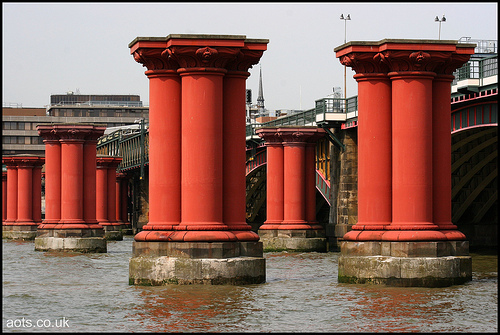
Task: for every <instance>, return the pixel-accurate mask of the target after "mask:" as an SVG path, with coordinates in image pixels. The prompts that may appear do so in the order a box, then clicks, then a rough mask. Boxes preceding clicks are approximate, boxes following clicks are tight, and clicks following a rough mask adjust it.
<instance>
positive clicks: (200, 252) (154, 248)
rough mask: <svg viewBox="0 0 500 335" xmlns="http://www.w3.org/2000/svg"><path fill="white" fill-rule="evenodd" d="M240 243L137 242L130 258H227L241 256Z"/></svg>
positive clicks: (133, 245) (133, 246)
mask: <svg viewBox="0 0 500 335" xmlns="http://www.w3.org/2000/svg"><path fill="white" fill-rule="evenodd" d="M240 246H241V242H137V241H134V242H133V244H132V257H138V256H150V257H160V256H167V257H177V258H193V259H194V258H229V257H238V256H240V255H241V250H240Z"/></svg>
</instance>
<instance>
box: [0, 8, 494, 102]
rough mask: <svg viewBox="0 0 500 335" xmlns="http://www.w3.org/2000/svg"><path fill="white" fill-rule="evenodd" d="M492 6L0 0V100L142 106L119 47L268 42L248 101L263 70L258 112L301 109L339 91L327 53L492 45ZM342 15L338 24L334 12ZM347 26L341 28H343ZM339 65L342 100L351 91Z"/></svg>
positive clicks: (135, 77) (145, 86) (140, 76)
mask: <svg viewBox="0 0 500 335" xmlns="http://www.w3.org/2000/svg"><path fill="white" fill-rule="evenodd" d="M497 12H498V5H497V2H482V3H481V2H475V3H464V2H458V3H452V2H446V3H359V2H355V3H328V2H320V3H312V2H311V3H297V2H292V3H281V2H280V3H259V2H256V3H210V2H208V3H172V2H170V3H158V2H155V3H95V2H94V3H78V2H74V3H19V2H16V3H8V2H3V3H2V16H3V17H2V80H3V83H2V88H3V93H2V94H3V96H2V99H3V104H4V105H5V104H22V106H23V107H44V106H45V105H47V104H49V102H50V95H51V94H65V93H66V92H67V91H75V92H76V91H77V90H78V91H79V92H80V94H139V95H140V96H141V100H142V101H143V102H144V104H145V105H149V83H148V79H147V77H146V76H145V75H144V71H145V68H144V67H143V66H142V65H141V64H139V63H137V62H135V61H134V59H133V57H132V55H130V52H129V48H128V44H129V43H130V42H131V41H132V40H133V39H134V38H136V37H138V36H141V37H152V36H154V37H164V36H167V35H169V34H224V35H245V36H246V37H247V38H259V39H260V38H264V39H269V44H268V48H267V51H265V52H264V54H263V56H262V58H261V60H260V63H259V64H258V65H254V66H253V68H251V69H250V73H251V76H250V77H249V78H248V80H247V88H249V89H252V93H253V102H254V103H256V99H257V94H258V88H259V86H258V82H259V69H260V67H262V78H263V89H264V99H265V107H266V108H267V109H268V110H276V109H310V108H313V107H314V105H315V100H317V99H321V98H324V97H326V96H328V95H329V94H331V93H332V91H333V88H334V87H340V88H341V89H342V90H344V68H343V66H342V65H341V64H340V62H339V60H338V59H337V58H336V57H335V53H334V51H333V49H334V48H336V47H338V46H340V45H342V44H343V43H344V34H345V35H346V40H347V41H348V42H349V41H379V40H382V39H384V38H404V39H438V34H439V23H438V22H435V21H434V18H435V17H436V16H438V17H439V18H441V17H442V16H443V14H444V15H445V17H446V22H443V23H441V39H443V40H459V39H460V38H462V37H471V38H472V39H477V40H497V39H498V37H497V31H498V18H497ZM341 14H344V16H347V14H350V17H351V20H350V21H344V20H341V19H340V15H341ZM345 28H346V29H345ZM353 75H354V72H353V71H352V70H351V69H350V68H347V90H346V91H347V97H351V96H354V95H357V83H356V81H355V80H354V79H353V78H352V76H353Z"/></svg>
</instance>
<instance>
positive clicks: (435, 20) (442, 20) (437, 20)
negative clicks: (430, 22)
mask: <svg viewBox="0 0 500 335" xmlns="http://www.w3.org/2000/svg"><path fill="white" fill-rule="evenodd" d="M434 22H439V39H441V22H446V18H445V17H444V14H443V17H442V18H441V20H440V19H439V18H438V17H437V16H436V18H435V19H434Z"/></svg>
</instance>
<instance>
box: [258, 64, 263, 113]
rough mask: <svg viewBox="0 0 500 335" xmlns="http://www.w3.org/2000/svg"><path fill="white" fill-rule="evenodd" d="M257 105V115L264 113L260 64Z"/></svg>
mask: <svg viewBox="0 0 500 335" xmlns="http://www.w3.org/2000/svg"><path fill="white" fill-rule="evenodd" d="M257 107H258V109H259V115H261V116H262V115H264V93H263V89H262V65H261V66H260V76H259V96H258V97H257Z"/></svg>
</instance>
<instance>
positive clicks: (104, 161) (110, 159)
mask: <svg viewBox="0 0 500 335" xmlns="http://www.w3.org/2000/svg"><path fill="white" fill-rule="evenodd" d="M121 162H122V157H116V156H107V155H97V158H96V163H97V168H98V169H102V168H115V169H116V168H117V167H118V165H120V163H121Z"/></svg>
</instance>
